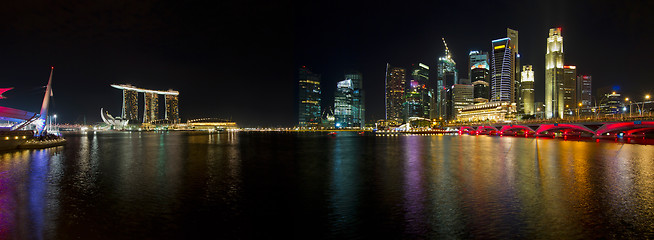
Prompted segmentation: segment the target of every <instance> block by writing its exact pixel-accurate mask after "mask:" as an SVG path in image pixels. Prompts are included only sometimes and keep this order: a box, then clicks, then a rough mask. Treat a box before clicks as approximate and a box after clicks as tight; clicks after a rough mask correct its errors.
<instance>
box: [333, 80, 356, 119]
mask: <svg viewBox="0 0 654 240" xmlns="http://www.w3.org/2000/svg"><path fill="white" fill-rule="evenodd" d="M353 92H354V88H353V86H352V79H345V80H343V81H340V82H338V83H337V84H336V93H335V94H334V124H335V126H336V127H337V128H344V127H355V126H354V120H353V119H354V112H353V111H354V109H353V103H354V101H353Z"/></svg>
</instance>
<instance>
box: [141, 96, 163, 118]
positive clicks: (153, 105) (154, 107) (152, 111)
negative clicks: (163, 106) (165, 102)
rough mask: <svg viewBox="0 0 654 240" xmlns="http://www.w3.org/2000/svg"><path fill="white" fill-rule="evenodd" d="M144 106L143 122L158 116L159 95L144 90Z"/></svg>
mask: <svg viewBox="0 0 654 240" xmlns="http://www.w3.org/2000/svg"><path fill="white" fill-rule="evenodd" d="M144 94H145V108H144V111H143V123H150V122H152V121H155V120H157V119H158V117H159V95H158V94H156V93H153V92H146V93H144Z"/></svg>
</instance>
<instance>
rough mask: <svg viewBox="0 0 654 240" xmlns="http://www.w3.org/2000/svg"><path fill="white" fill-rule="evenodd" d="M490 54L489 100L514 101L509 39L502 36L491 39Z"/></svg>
mask: <svg viewBox="0 0 654 240" xmlns="http://www.w3.org/2000/svg"><path fill="white" fill-rule="evenodd" d="M491 45H492V47H493V54H492V55H491V64H490V65H491V70H490V71H491V83H490V85H491V99H490V101H491V102H499V101H506V102H513V101H514V99H515V98H514V96H515V95H514V87H515V84H514V82H513V81H514V69H513V67H514V58H513V51H512V50H511V39H510V38H502V39H497V40H493V41H492V44H491Z"/></svg>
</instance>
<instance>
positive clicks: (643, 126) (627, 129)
mask: <svg viewBox="0 0 654 240" xmlns="http://www.w3.org/2000/svg"><path fill="white" fill-rule="evenodd" d="M650 130H654V121H647V122H642V121H634V122H619V123H607V124H604V125H603V126H602V127H600V128H598V129H597V133H596V134H595V135H596V136H601V135H604V134H607V133H608V134H610V133H619V132H624V133H626V134H627V135H631V134H634V133H638V132H644V131H650Z"/></svg>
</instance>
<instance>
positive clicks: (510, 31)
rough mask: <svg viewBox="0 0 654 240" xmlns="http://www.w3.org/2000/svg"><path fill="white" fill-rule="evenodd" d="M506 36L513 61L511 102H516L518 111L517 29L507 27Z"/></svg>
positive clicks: (520, 97) (519, 99)
mask: <svg viewBox="0 0 654 240" xmlns="http://www.w3.org/2000/svg"><path fill="white" fill-rule="evenodd" d="M506 37H507V38H509V39H511V42H510V44H511V58H512V62H513V66H511V69H512V70H513V73H512V74H511V82H513V96H512V99H513V100H511V102H514V103H516V106H517V108H518V109H517V110H518V111H520V110H521V109H522V107H521V106H520V105H522V96H521V95H522V94H521V93H522V91H521V90H520V88H521V86H520V85H521V83H522V82H521V81H520V76H521V72H520V52H519V51H518V50H519V48H518V47H519V46H518V31H516V30H513V29H510V28H507V29H506Z"/></svg>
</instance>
